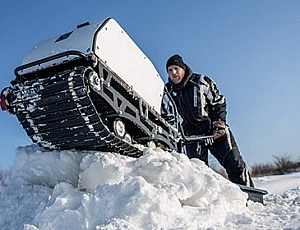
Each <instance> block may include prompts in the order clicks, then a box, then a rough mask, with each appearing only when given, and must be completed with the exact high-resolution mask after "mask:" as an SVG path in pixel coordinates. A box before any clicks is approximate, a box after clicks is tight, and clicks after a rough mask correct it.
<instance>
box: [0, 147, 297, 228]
mask: <svg viewBox="0 0 300 230" xmlns="http://www.w3.org/2000/svg"><path fill="white" fill-rule="evenodd" d="M0 184H1V185H0V213H1V214H0V229H2V230H6V229H7V230H13V229H18V230H19V229H24V230H37V229H43V230H44V229H45V230H46V229H49V230H50V229H51V230H53V229H60V230H62V229H64V230H67V229H70V230H76V229H130V230H137V229H139V230H140V229H149V230H150V229H151V230H153V229H164V230H166V229H177V230H179V229H182V230H189V229H191V230H194V229H195V230H196V229H210V230H212V229H239V230H240V229H264V230H265V229H285V230H288V229H289V230H291V229H300V173H293V174H289V175H284V176H269V177H262V178H255V185H256V187H258V188H261V189H266V190H268V191H269V194H268V195H266V196H265V205H262V204H260V203H253V202H250V201H248V203H247V194H245V193H243V192H242V191H241V190H240V189H239V188H238V187H237V186H236V185H234V184H232V183H230V182H229V181H227V180H226V179H224V178H223V177H222V176H220V175H219V174H216V173H215V172H214V171H213V170H211V169H210V168H208V167H207V166H206V165H205V164H204V163H202V162H201V161H199V160H191V161H190V160H189V159H188V158H187V157H186V156H185V155H183V154H178V153H168V152H164V151H162V150H159V149H151V148H145V149H144V155H143V156H142V157H140V158H138V159H135V158H130V157H125V156H121V155H118V154H115V153H101V152H91V151H90V152H87V151H80V152H78V151H51V152H50V151H47V150H44V149H42V148H39V147H37V146H35V145H32V146H26V147H19V148H18V149H17V151H16V158H15V163H14V165H13V166H12V168H11V170H9V171H8V172H6V173H5V174H4V175H3V178H2V181H0ZM246 203H247V205H246Z"/></svg>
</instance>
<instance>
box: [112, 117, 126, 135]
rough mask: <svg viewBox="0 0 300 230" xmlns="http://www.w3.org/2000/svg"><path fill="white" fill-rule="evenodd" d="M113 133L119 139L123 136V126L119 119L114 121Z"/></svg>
mask: <svg viewBox="0 0 300 230" xmlns="http://www.w3.org/2000/svg"><path fill="white" fill-rule="evenodd" d="M114 132H115V134H116V135H117V136H119V137H124V135H125V124H124V123H123V121H121V120H120V119H117V120H115V121H114Z"/></svg>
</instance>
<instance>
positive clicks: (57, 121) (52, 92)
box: [13, 67, 142, 157]
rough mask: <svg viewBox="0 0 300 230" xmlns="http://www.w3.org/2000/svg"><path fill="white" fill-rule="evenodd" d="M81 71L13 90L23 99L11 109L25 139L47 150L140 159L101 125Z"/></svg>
mask: <svg viewBox="0 0 300 230" xmlns="http://www.w3.org/2000/svg"><path fill="white" fill-rule="evenodd" d="M84 71H85V67H78V68H76V69H75V70H70V71H64V72H63V73H59V74H56V75H55V76H51V77H49V78H44V79H40V80H39V81H36V80H35V79H33V80H30V81H26V82H24V85H22V87H19V88H20V89H19V90H16V92H15V95H22V99H21V100H20V99H18V100H16V101H15V102H14V103H15V104H14V105H13V106H14V107H16V108H18V112H17V114H16V115H17V117H18V119H19V121H20V122H21V124H22V126H23V128H24V129H25V131H26V132H27V135H28V136H29V137H30V138H31V139H32V140H33V141H34V142H36V143H38V144H39V145H40V146H42V147H45V148H50V149H80V150H81V149H82V150H83V149H84V150H101V151H114V152H117V153H120V154H123V155H128V156H133V157H138V156H140V155H141V154H142V152H141V151H140V150H139V149H138V148H137V147H135V146H133V145H131V144H129V143H127V142H125V141H124V140H122V139H120V138H119V137H117V136H116V135H114V134H113V133H111V132H110V131H109V130H108V128H107V127H106V126H105V125H104V124H103V122H102V120H101V118H100V116H99V114H98V112H97V110H96V109H95V106H94V104H93V102H92V101H91V99H90V97H89V95H88V92H87V89H86V87H85V85H84V77H83V74H84ZM23 86H25V88H26V90H25V91H24V87H23ZM16 88H17V87H16ZM28 92H30V93H28ZM99 101H100V102H101V100H99ZM100 106H101V103H100ZM106 112H109V110H106Z"/></svg>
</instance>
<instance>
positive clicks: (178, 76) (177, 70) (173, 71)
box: [168, 65, 185, 84]
mask: <svg viewBox="0 0 300 230" xmlns="http://www.w3.org/2000/svg"><path fill="white" fill-rule="evenodd" d="M168 75H169V77H170V80H171V81H172V82H173V83H174V84H179V83H180V82H181V81H182V79H183V77H184V75H185V71H184V69H182V68H181V67H179V66H177V65H170V66H169V67H168Z"/></svg>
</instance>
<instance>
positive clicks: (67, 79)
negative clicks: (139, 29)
mask: <svg viewBox="0 0 300 230" xmlns="http://www.w3.org/2000/svg"><path fill="white" fill-rule="evenodd" d="M15 75H16V78H15V80H13V81H12V82H11V84H12V87H9V88H6V89H4V90H3V91H2V93H1V107H2V109H3V110H8V111H9V112H10V113H12V114H15V115H16V116H17V118H18V119H19V121H20V122H21V124H22V126H23V128H24V129H25V131H26V132H27V135H28V136H29V137H30V138H31V139H32V141H33V142H36V143H37V144H39V145H40V146H42V147H45V148H49V149H85V150H86V149H87V150H93V149H97V150H105V151H115V152H118V153H120V154H124V155H129V156H139V155H140V154H141V150H140V149H139V148H138V146H137V145H136V144H142V145H147V144H152V145H153V144H155V145H159V146H163V147H164V148H166V149H175V150H178V144H177V143H178V133H177V131H176V130H175V129H174V128H173V127H172V126H170V125H169V124H168V123H167V122H166V121H165V120H163V119H162V118H161V116H160V114H159V112H158V111H160V104H161V97H162V94H163V87H164V83H163V81H162V79H161V77H160V76H159V74H158V72H157V71H156V69H155V67H154V66H153V64H152V63H151V61H150V60H149V59H148V58H147V56H146V55H145V54H144V53H143V52H142V51H141V50H140V49H139V48H138V46H136V44H135V43H134V42H133V41H132V40H131V38H130V37H129V36H128V35H127V34H126V32H125V31H124V30H123V29H122V28H121V27H120V26H119V24H118V23H117V22H116V21H115V20H113V19H107V20H105V21H104V22H103V23H101V24H94V25H90V24H89V23H85V24H83V25H79V26H78V27H77V29H76V30H74V31H71V32H68V33H66V34H63V35H60V36H57V37H54V38H51V39H49V40H46V41H43V42H41V43H39V44H38V45H36V46H35V47H34V48H33V49H32V50H31V51H30V52H29V53H28V54H27V55H26V56H25V57H24V59H23V63H22V65H21V66H19V67H17V68H16V69H15Z"/></svg>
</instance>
